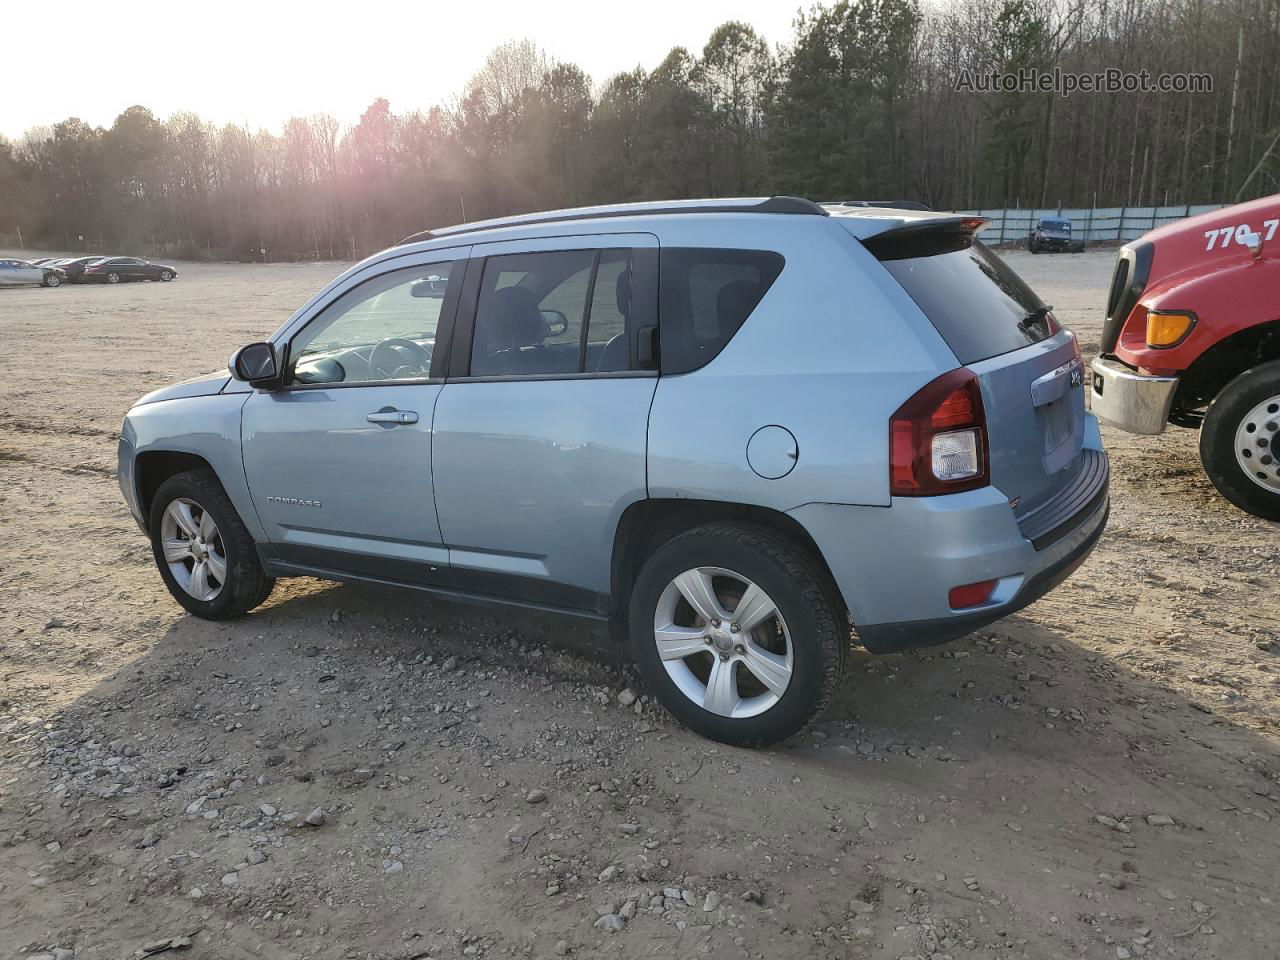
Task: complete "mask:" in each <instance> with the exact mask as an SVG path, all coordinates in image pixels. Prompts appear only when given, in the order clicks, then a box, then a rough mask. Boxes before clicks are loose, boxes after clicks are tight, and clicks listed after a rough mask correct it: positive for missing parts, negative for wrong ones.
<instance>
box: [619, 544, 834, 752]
mask: <svg viewBox="0 0 1280 960" xmlns="http://www.w3.org/2000/svg"><path fill="white" fill-rule="evenodd" d="M628 621H629V626H630V630H629V633H630V643H631V648H632V654H633V656H634V658H635V662H636V666H637V667H638V668H639V670H640V673H641V674H642V675H643V676H644V678H645V680H646V681H647V682H648V684H649V686H650V687H651V688H652V689H653V690H654V691H655V693H656V694H657V696H658V699H659V700H661V701H662V703H663V705H664V706H665V707H666V708H667V709H668V710H669V711H670V712H671V714H672V715H673V716H675V717H676V719H677V720H679V721H680V722H681V723H683V724H684V725H685V726H687V727H689V728H690V729H691V730H693V731H694V732H696V733H699V734H701V735H702V736H704V737H708V738H710V739H712V740H718V741H720V742H721V743H727V744H731V745H733V746H740V747H750V746H761V745H764V744H770V743H776V742H777V741H779V740H784V739H786V738H787V737H790V736H792V735H793V734H795V733H797V732H798V731H799V730H801V729H802V728H803V727H804V726H805V725H806V724H807V723H809V721H811V720H812V719H813V718H814V717H815V716H817V715H818V714H819V713H820V712H821V711H822V710H823V709H825V708H826V706H827V704H828V703H829V702H830V701H831V698H832V697H833V696H834V694H835V692H836V690H837V688H838V687H839V685H840V681H841V678H842V677H843V674H844V665H845V658H846V656H847V652H848V647H849V643H850V638H849V631H848V628H847V626H846V619H845V615H844V612H843V608H842V607H841V605H840V604H839V602H838V600H837V599H836V598H835V596H834V592H833V590H832V588H831V587H830V586H829V585H828V584H826V583H825V578H824V577H823V576H822V575H821V574H819V573H818V572H817V571H816V569H815V567H814V565H813V563H812V561H810V560H809V558H808V557H806V556H805V555H804V553H803V552H802V551H800V550H799V549H798V548H797V547H796V546H795V545H794V544H792V543H791V542H789V541H788V540H786V539H784V538H782V537H780V536H778V535H777V534H775V533H773V532H772V531H770V530H768V529H766V528H764V527H757V526H753V525H748V524H728V523H717V524H709V525H707V526H702V527H697V528H695V529H693V530H690V531H688V532H687V533H684V534H681V535H680V536H678V537H676V538H674V539H672V540H670V541H668V542H667V543H666V544H664V545H663V546H661V547H659V548H658V549H657V550H656V551H655V552H654V554H653V556H651V557H650V558H649V560H648V561H647V562H646V563H645V565H644V567H643V569H642V570H641V571H640V575H639V577H638V578H637V579H636V583H635V588H634V590H633V591H632V595H631V604H630V610H629V616H628Z"/></svg>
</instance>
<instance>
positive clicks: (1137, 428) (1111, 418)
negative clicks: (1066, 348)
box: [1089, 357, 1178, 434]
mask: <svg viewBox="0 0 1280 960" xmlns="http://www.w3.org/2000/svg"><path fill="white" fill-rule="evenodd" d="M1090 370H1091V372H1092V374H1093V376H1092V378H1091V379H1092V384H1091V388H1090V390H1089V408H1090V409H1091V410H1092V411H1093V412H1094V414H1096V415H1097V416H1098V417H1099V418H1100V419H1102V420H1105V421H1106V422H1107V423H1109V424H1111V425H1112V426H1115V427H1119V428H1120V429H1121V430H1127V431H1129V432H1130V433H1144V434H1157V433H1164V427H1165V424H1166V423H1168V421H1169V409H1170V408H1171V407H1172V406H1173V394H1174V392H1175V391H1176V390H1177V388H1178V378H1177V377H1153V376H1147V375H1145V374H1141V373H1138V371H1136V370H1134V369H1133V368H1132V367H1127V366H1125V365H1124V364H1123V363H1121V362H1120V361H1119V360H1110V359H1107V358H1104V357H1098V358H1096V359H1095V360H1094V361H1093V363H1092V365H1091V366H1090Z"/></svg>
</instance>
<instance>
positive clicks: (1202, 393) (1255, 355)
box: [1173, 319, 1280, 412]
mask: <svg viewBox="0 0 1280 960" xmlns="http://www.w3.org/2000/svg"><path fill="white" fill-rule="evenodd" d="M1271 360H1280V319H1275V320H1268V321H1267V322H1265V323H1259V324H1255V325H1254V326H1251V327H1245V328H1244V329H1243V330H1237V331H1236V332H1235V333H1231V334H1228V335H1227V336H1225V337H1223V338H1222V339H1221V340H1218V341H1216V342H1215V343H1214V344H1213V345H1212V346H1210V347H1209V348H1208V349H1207V350H1205V351H1204V352H1202V353H1201V354H1200V355H1199V356H1198V357H1196V358H1195V360H1193V361H1192V363H1191V365H1190V366H1188V367H1187V369H1186V371H1185V372H1184V373H1183V374H1182V376H1181V377H1180V378H1179V381H1178V389H1177V392H1176V393H1175V394H1174V396H1173V410H1174V411H1176V412H1186V411H1191V410H1196V409H1198V408H1200V407H1203V406H1204V405H1206V404H1207V403H1209V402H1210V401H1212V400H1213V398H1214V397H1216V396H1217V395H1218V394H1219V393H1220V392H1221V391H1222V388H1223V387H1225V386H1226V385H1227V384H1228V383H1230V382H1231V381H1232V380H1234V379H1235V378H1236V377H1238V376H1239V375H1240V374H1242V373H1244V372H1245V371H1246V370H1249V369H1250V368H1252V367H1256V366H1257V365H1258V364H1260V363H1267V362H1268V361H1271Z"/></svg>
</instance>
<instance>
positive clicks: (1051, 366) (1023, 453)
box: [863, 224, 1092, 522]
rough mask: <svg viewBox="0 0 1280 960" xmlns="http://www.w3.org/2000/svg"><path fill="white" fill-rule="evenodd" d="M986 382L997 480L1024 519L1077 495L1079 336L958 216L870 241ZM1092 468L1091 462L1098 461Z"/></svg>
mask: <svg viewBox="0 0 1280 960" xmlns="http://www.w3.org/2000/svg"><path fill="white" fill-rule="evenodd" d="M863 243H864V244H865V245H866V247H867V249H868V250H870V251H871V252H872V253H873V254H874V255H875V256H876V257H877V259H879V260H880V262H881V263H882V265H883V266H884V267H885V269H886V270H888V271H889V273H891V274H892V275H893V276H894V277H895V278H896V279H897V280H898V282H899V283H900V284H901V285H902V287H903V288H904V289H905V290H906V292H907V293H908V294H909V295H910V296H911V298H912V299H913V300H914V301H915V302H916V304H917V305H918V306H919V307H920V309H921V311H923V312H924V314H925V316H927V317H928V318H929V320H930V321H931V322H932V323H933V325H934V327H935V328H936V329H937V330H938V332H939V334H941V335H942V338H943V339H944V340H945V341H946V342H947V345H948V346H950V347H951V350H952V352H954V353H955V355H956V358H957V359H958V360H959V361H960V363H961V364H963V365H964V366H966V367H968V368H969V369H970V370H972V371H973V372H974V373H975V374H977V376H978V379H979V382H980V383H981V385H982V400H983V406H984V407H985V411H986V420H987V435H988V439H989V441H990V446H991V449H990V462H991V482H992V483H993V484H994V485H995V486H996V487H997V488H998V489H999V490H1000V491H1001V493H1003V494H1004V495H1005V496H1007V497H1008V498H1009V501H1010V503H1011V505H1012V506H1013V509H1014V512H1015V514H1016V515H1017V516H1018V518H1019V521H1020V522H1022V521H1023V520H1025V519H1027V518H1030V517H1031V516H1032V515H1033V514H1036V513H1038V512H1042V508H1049V507H1052V506H1053V504H1052V503H1051V501H1054V499H1055V498H1057V497H1060V496H1070V495H1071V493H1072V491H1073V490H1074V488H1075V487H1077V486H1078V485H1079V484H1078V483H1077V480H1078V479H1079V478H1080V475H1081V470H1082V466H1085V460H1087V459H1088V458H1087V457H1082V456H1081V449H1082V446H1083V442H1084V435H1085V407H1084V369H1083V366H1082V365H1081V362H1080V354H1079V351H1078V349H1077V347H1076V342H1075V337H1074V336H1072V335H1071V333H1070V332H1068V331H1066V330H1063V329H1062V328H1061V327H1060V326H1059V325H1058V323H1057V322H1056V321H1055V320H1054V318H1053V315H1052V313H1051V312H1050V311H1049V308H1048V307H1046V305H1045V304H1044V303H1043V302H1041V300H1040V298H1039V297H1037V296H1036V295H1035V293H1033V292H1032V290H1031V289H1030V288H1029V287H1028V286H1027V285H1026V284H1025V283H1023V282H1022V280H1021V279H1020V278H1019V277H1018V276H1017V274H1015V273H1014V272H1013V271H1012V270H1011V269H1010V268H1009V267H1008V265H1007V264H1005V263H1004V261H1003V260H1001V259H1000V258H999V257H997V256H996V255H995V254H994V253H992V252H991V251H990V250H988V249H987V248H986V247H985V246H983V245H982V244H981V243H979V242H978V241H977V240H976V239H975V238H974V236H973V235H972V233H970V232H968V231H967V230H964V229H961V228H959V227H958V226H957V225H954V224H952V225H949V226H943V227H942V228H940V229H938V228H935V229H911V228H906V229H901V230H893V231H889V232H888V233H884V234H880V235H878V236H875V237H871V238H868V239H866V240H864V241H863ZM1089 469H1092V465H1089Z"/></svg>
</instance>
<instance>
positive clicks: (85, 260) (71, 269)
mask: <svg viewBox="0 0 1280 960" xmlns="http://www.w3.org/2000/svg"><path fill="white" fill-rule="evenodd" d="M105 259H106V257H73V258H71V259H68V260H61V261H59V263H58V266H59V267H61V268H62V270H63V271H64V272H65V273H66V275H67V282H68V283H83V282H85V280H84V271H85V268H86V267H88V266H89V265H90V264H93V263H98V262H99V261H102V260H105Z"/></svg>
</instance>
